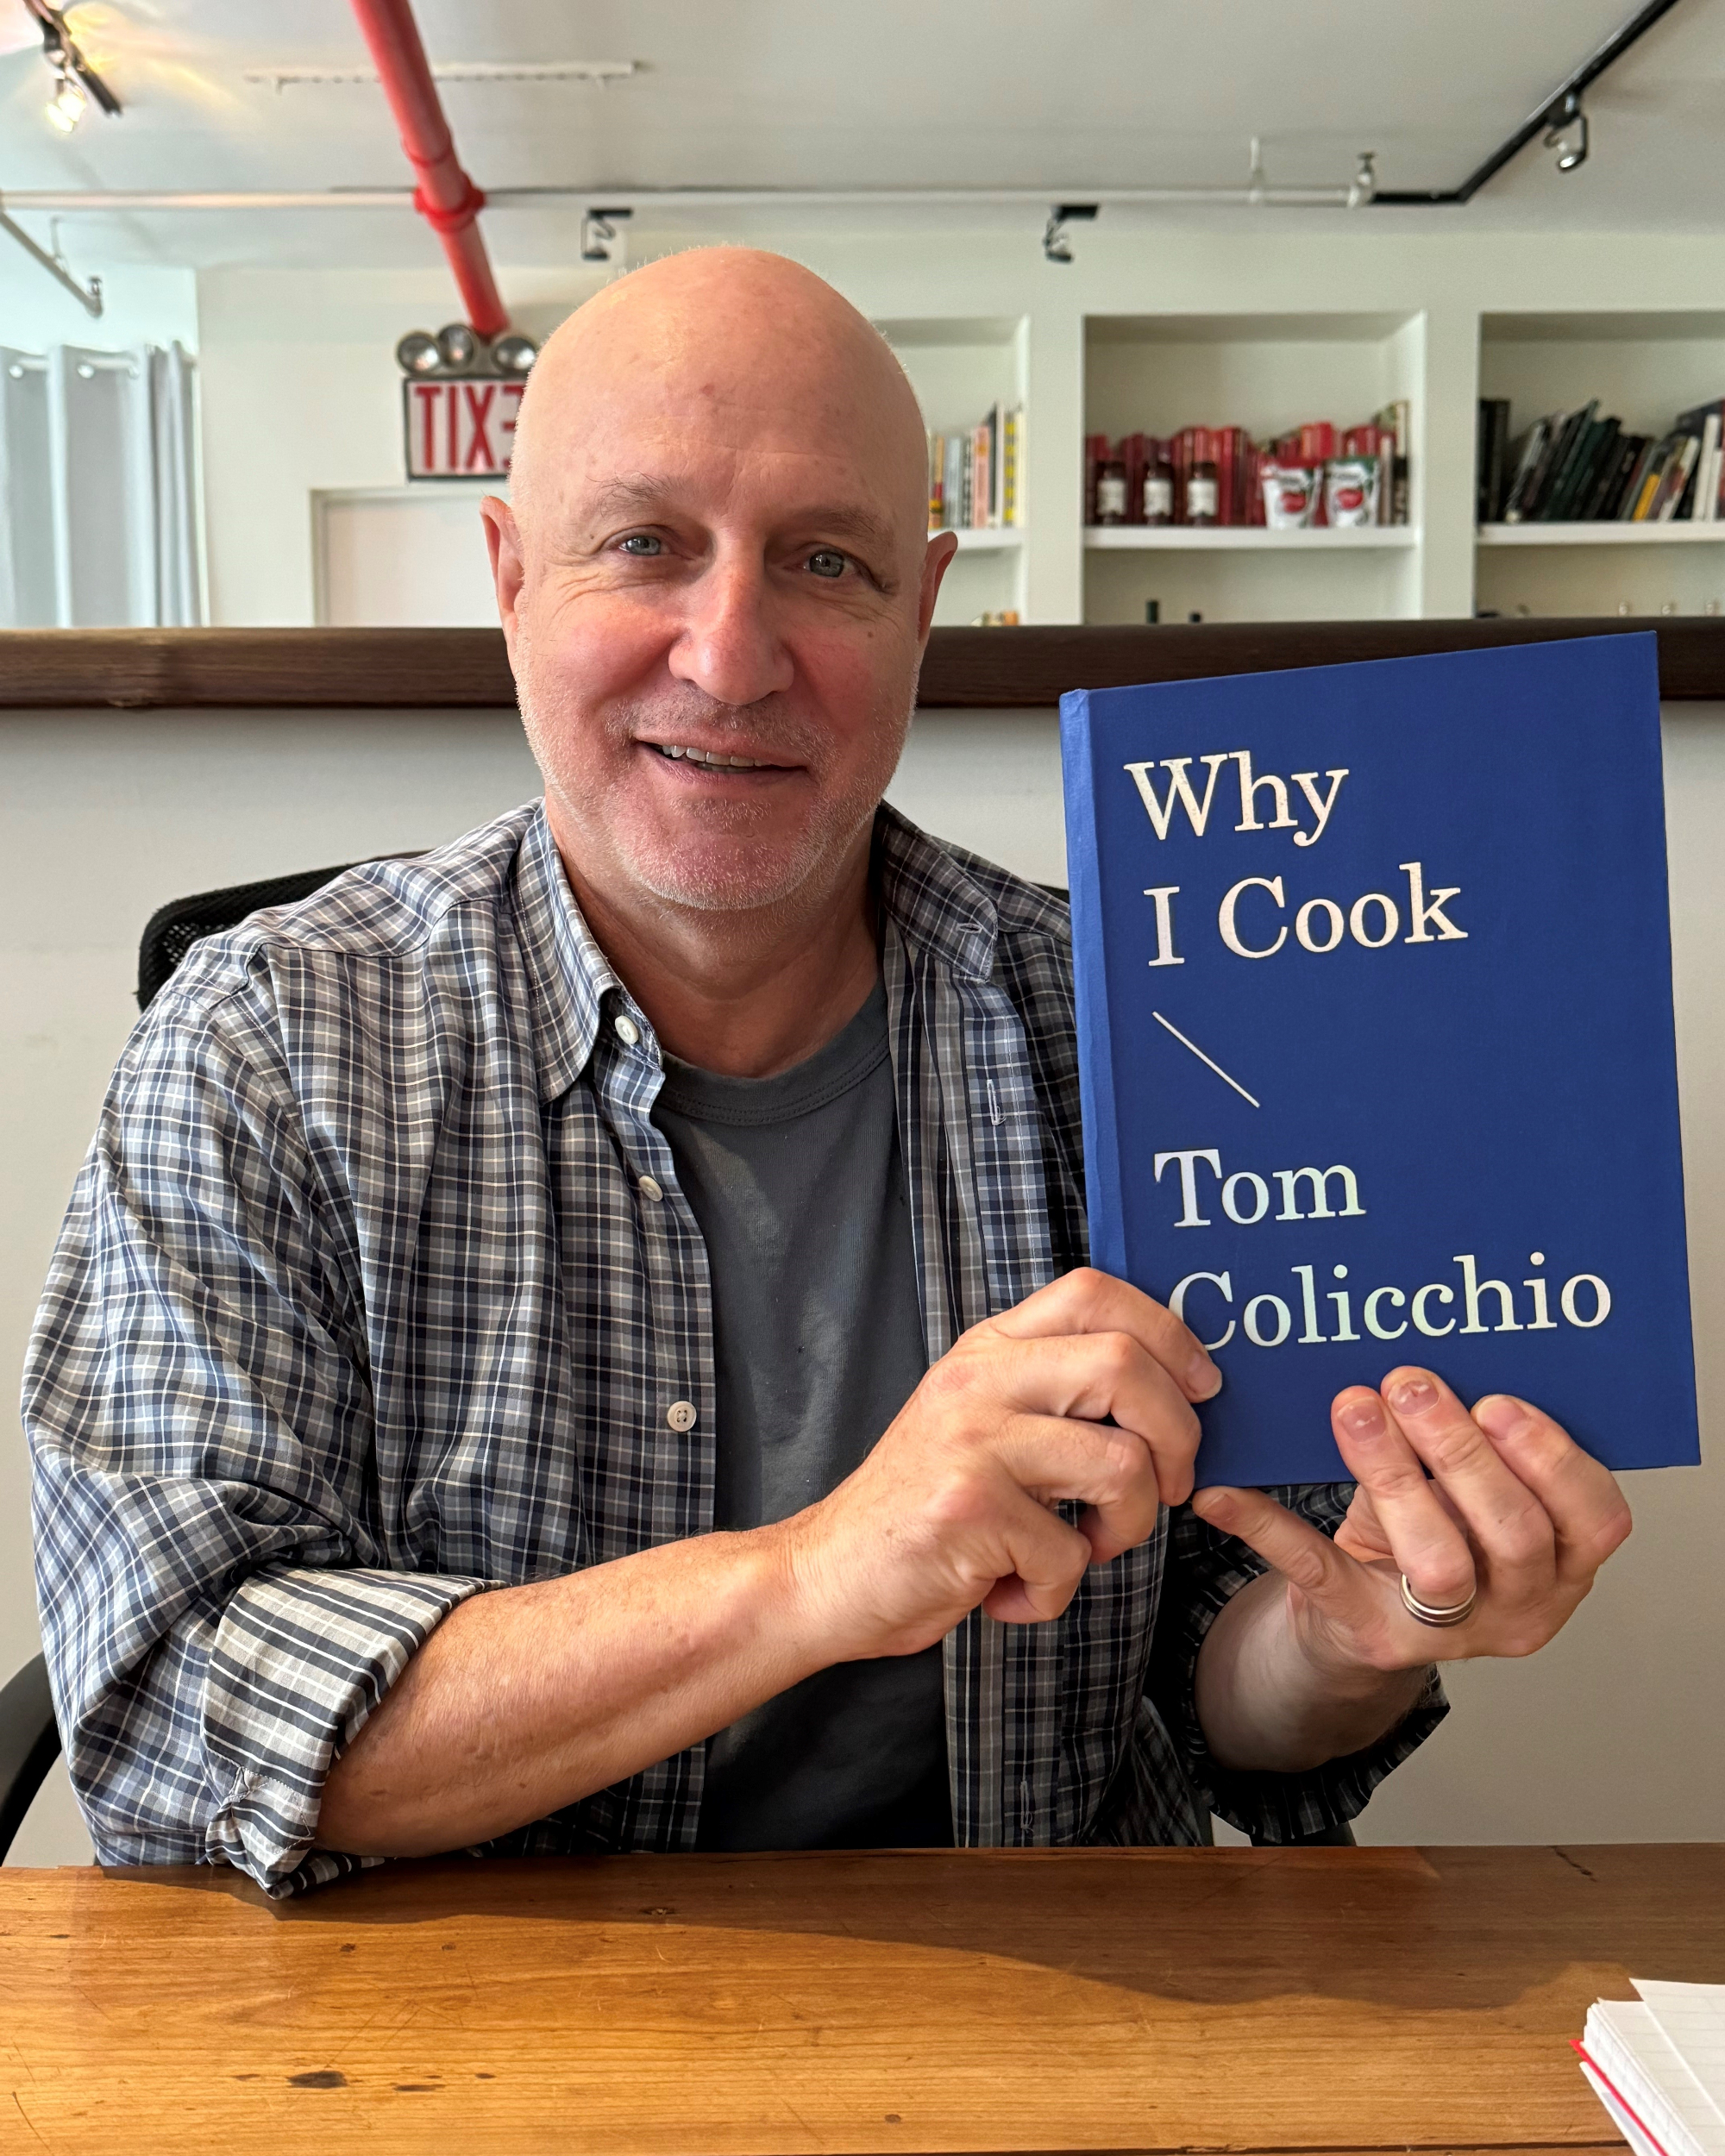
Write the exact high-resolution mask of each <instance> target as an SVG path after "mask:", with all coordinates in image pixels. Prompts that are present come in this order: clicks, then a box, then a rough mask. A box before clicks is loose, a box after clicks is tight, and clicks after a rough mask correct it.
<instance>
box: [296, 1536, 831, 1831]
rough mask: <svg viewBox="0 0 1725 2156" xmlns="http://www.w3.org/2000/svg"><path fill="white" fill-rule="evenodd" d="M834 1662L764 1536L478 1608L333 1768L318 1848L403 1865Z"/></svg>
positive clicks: (629, 1765) (786, 1567)
mask: <svg viewBox="0 0 1725 2156" xmlns="http://www.w3.org/2000/svg"><path fill="white" fill-rule="evenodd" d="M833 1658H834V1657H832V1656H831V1655H830V1654H828V1653H827V1652H826V1651H825V1648H824V1645H823V1643H822V1642H820V1641H819V1639H817V1638H816V1636H815V1634H814V1633H813V1630H812V1627H811V1626H809V1625H807V1624H806V1622H805V1621H803V1619H802V1616H801V1612H800V1606H799V1605H798V1602H797V1599H796V1595H795V1592H794V1581H793V1570H792V1567H791V1565H790V1564H789V1562H788V1561H787V1556H786V1553H785V1541H784V1538H783V1537H782V1535H781V1534H780V1533H779V1532H778V1531H777V1530H775V1529H772V1528H766V1529H762V1530H760V1531H759V1532H756V1533H751V1534H724V1535H706V1536H702V1537H701V1538H699V1539H698V1540H694V1541H689V1542H678V1543H670V1544H667V1545H664V1546H663V1547H662V1548H659V1549H655V1550H648V1551H643V1552H641V1553H640V1554H639V1555H638V1556H635V1557H623V1558H619V1559H618V1560H617V1561H616V1562H615V1563H613V1564H603V1565H596V1566H594V1567H593V1568H592V1569H591V1570H587V1571H583V1572H577V1573H573V1574H571V1575H569V1576H567V1577H565V1578H562V1579H558V1580H547V1581H543V1582H541V1583H536V1584H535V1585H533V1586H530V1587H517V1588H505V1589H497V1590H495V1591H493V1592H492V1593H490V1594H486V1595H476V1596H475V1597H474V1599H473V1600H472V1601H467V1602H464V1603H463V1604H462V1605H461V1608H458V1609H455V1610H454V1611H452V1612H451V1614H449V1616H448V1617H447V1618H446V1619H445V1620H443V1622H442V1625H440V1626H438V1628H437V1630H436V1632H434V1633H432V1634H431V1636H430V1639H428V1640H427V1641H426V1643H425V1645H423V1647H422V1648H421V1649H420V1650H419V1651H418V1653H417V1654H416V1655H415V1656H414V1657H413V1658H412V1660H411V1662H410V1663H409V1664H408V1665H407V1668H406V1670H405V1671H404V1672H403V1674H402V1676H401V1677H400V1679H399V1680H398V1683H396V1684H395V1686H394V1687H393V1689H392V1690H391V1692H390V1693H389V1695H388V1696H387V1697H386V1699H385V1700H384V1702H383V1703H382V1704H381V1706H380V1707H379V1708H378V1709H377V1711H376V1713H375V1714H373V1715H372V1716H371V1718H370V1720H367V1722H366V1724H365V1726H364V1727H362V1728H361V1731H360V1733H359V1734H358V1735H357V1736H356V1737H355V1738H354V1741H353V1743H352V1744H351V1745H349V1746H348V1750H347V1752H345V1753H344V1754H343V1756H342V1758H341V1759H340V1760H339V1761H338V1762H337V1763H336V1765H335V1766H334V1767H333V1768H332V1769H331V1771H330V1773H329V1779H328V1781H327V1782H326V1783H325V1785H324V1791H323V1808H322V1811H321V1813H320V1814H319V1819H318V1831H317V1840H318V1843H319V1846H322V1847H323V1848H327V1849H340V1850H344V1851H347V1852H350V1853H352V1854H354V1855H358V1856H381V1857H415V1856H426V1855H430V1854H432V1853H435V1852H438V1851H441V1850H445V1849H455V1848H461V1847H464V1846H467V1845H468V1844H470V1843H473V1842H478V1841H485V1840H488V1839H490V1838H491V1837H492V1836H493V1835H497V1834H501V1833H508V1832H510V1831H511V1829H512V1828H514V1827H521V1826H524V1825H525V1824H527V1823H528V1822H529V1821H532V1820H536V1819H543V1817H545V1816H546V1814H549V1813H551V1812H555V1811H557V1810H559V1809H560V1808H562V1807H563V1806H565V1805H568V1804H573V1803H574V1802H578V1801H579V1800H580V1798H581V1797H583V1796H591V1795H592V1793H593V1791H594V1790H595V1789H606V1788H608V1787H610V1786H611V1784H612V1783H616V1782H620V1781H623V1780H624V1779H626V1777H628V1776H630V1775H631V1774H634V1773H637V1772H638V1771H640V1770H641V1769H642V1768H643V1767H646V1766H650V1765H651V1764H653V1763H654V1762H655V1760H659V1759H664V1758H669V1757H671V1755H672V1754H674V1753H675V1752H681V1751H682V1750H683V1749H684V1748H685V1747H686V1746H687V1745H691V1744H694V1743H696V1742H698V1741H699V1739H701V1738H703V1737H707V1736H711V1735H712V1733H713V1732H714V1731H715V1730H718V1729H723V1728H724V1727H726V1726H727V1725H728V1724H729V1723H731V1722H733V1721H735V1720H737V1717H738V1716H739V1715H741V1714H746V1713H747V1712H748V1711H749V1710H750V1708H754V1707H757V1706H759V1705H760V1704H761V1702H762V1701H763V1700H767V1699H771V1698H773V1697H774V1696H775V1695H777V1694H778V1693H780V1692H782V1691H784V1690H786V1689H788V1688H789V1687H790V1686H791V1685H793V1684H795V1683H798V1682H799V1681H800V1679H801V1678H803V1677H806V1676H808V1675H810V1674H811V1673H812V1671H813V1670H817V1669H819V1668H822V1667H824V1666H825V1663H826V1662H827V1661H828V1660H830V1659H833Z"/></svg>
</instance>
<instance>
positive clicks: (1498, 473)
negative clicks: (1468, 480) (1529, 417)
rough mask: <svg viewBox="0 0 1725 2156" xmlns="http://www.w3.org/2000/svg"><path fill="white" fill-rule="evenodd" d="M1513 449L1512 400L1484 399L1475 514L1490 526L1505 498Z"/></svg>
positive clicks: (1481, 402) (1477, 451)
mask: <svg viewBox="0 0 1725 2156" xmlns="http://www.w3.org/2000/svg"><path fill="white" fill-rule="evenodd" d="M1508 449H1509V398H1507V397H1482V398H1480V400H1479V436H1478V441H1477V446H1476V448H1475V454H1474V474H1475V488H1476V498H1475V513H1476V516H1477V520H1478V521H1479V523H1482V524H1489V523H1491V522H1492V521H1493V518H1494V517H1495V515H1496V505H1497V504H1498V503H1499V502H1500V501H1502V498H1503V459H1504V455H1505V454H1506V452H1507V451H1508Z"/></svg>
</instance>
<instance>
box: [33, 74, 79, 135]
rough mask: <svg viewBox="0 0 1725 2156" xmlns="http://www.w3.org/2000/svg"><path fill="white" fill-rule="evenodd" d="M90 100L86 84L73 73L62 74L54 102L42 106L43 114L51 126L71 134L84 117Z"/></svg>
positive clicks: (54, 95)
mask: <svg viewBox="0 0 1725 2156" xmlns="http://www.w3.org/2000/svg"><path fill="white" fill-rule="evenodd" d="M88 102H89V100H88V99H87V98H86V97H85V94H84V85H82V84H81V83H79V82H78V81H77V80H76V79H75V78H73V77H72V76H71V75H62V76H61V77H60V88H59V89H58V90H56V91H55V92H54V94H53V102H52V103H49V104H47V105H45V106H44V107H43V108H42V110H43V115H44V117H45V118H46V119H47V122H48V125H49V126H50V127H52V128H58V129H59V130H60V133H61V134H62V135H70V134H71V133H72V129H73V128H75V127H76V126H77V125H78V122H79V121H80V120H81V119H82V118H83V117H84V111H85V105H86V104H87V103H88Z"/></svg>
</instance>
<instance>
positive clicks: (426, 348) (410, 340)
mask: <svg viewBox="0 0 1725 2156" xmlns="http://www.w3.org/2000/svg"><path fill="white" fill-rule="evenodd" d="M395 357H396V362H397V364H398V366H399V367H400V368H401V371H402V373H404V374H435V373H436V372H437V370H438V368H439V367H442V364H443V354H442V353H441V352H440V351H439V350H438V349H437V340H436V337H430V336H427V335H426V334H425V332H424V331H423V329H410V330H409V331H408V333H407V335H405V337H404V338H403V339H402V340H401V342H400V343H399V344H398V345H397V346H396V348H395Z"/></svg>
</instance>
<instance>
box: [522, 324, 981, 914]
mask: <svg viewBox="0 0 1725 2156" xmlns="http://www.w3.org/2000/svg"><path fill="white" fill-rule="evenodd" d="M680 342H685V341H680V340H678V339H676V338H674V337H673V338H667V337H666V336H665V335H664V332H663V326H662V324H661V325H658V327H657V329H656V332H655V334H653V335H648V336H639V335H637V336H636V337H635V338H633V339H631V337H630V335H628V334H627V332H626V330H625V332H624V334H622V335H618V336H615V337H613V338H612V340H611V341H610V343H611V347H612V348H610V349H608V350H605V351H604V352H603V353H602V354H601V356H600V358H599V359H598V360H595V359H594V358H593V356H592V355H588V356H587V357H586V359H585V360H583V362H582V364H581V365H580V368H579V370H577V369H574V368H571V369H570V373H571V374H572V375H573V376H574V381H573V382H572V385H571V394H572V395H578V396H579V397H580V403H581V406H582V407H583V408H581V409H578V410H575V411H572V412H568V413H565V412H564V411H562V410H561V402H562V401H565V400H561V399H560V400H559V401H558V402H554V401H553V400H552V399H551V398H549V397H546V398H544V400H543V411H542V413H541V416H540V417H541V425H540V427H539V429H538V431H537V433H536V437H535V439H534V442H533V445H532V448H533V455H534V458H535V463H534V467H533V472H532V479H531V486H530V498H524V499H523V500H522V501H521V502H520V503H519V505H518V506H519V512H520V524H521V527H522V529H521V530H520V532H519V534H518V536H517V532H516V531H515V530H514V528H513V524H512V523H511V520H510V519H509V517H508V512H507V511H499V507H498V506H493V507H492V509H491V511H489V521H490V524H491V537H492V555H493V561H494V563H495V566H496V571H497V581H498V592H499V606H500V609H501V611H502V615H503V619H504V625H505V631H506V632H507V634H508V637H509V642H510V650H511V661H512V663H513V666H514V668H515V674H516V680H517V684H518V686H519V688H520V692H521V703H522V710H523V713H524V718H525V720H526V725H527V731H528V737H529V740H530V743H531V746H532V748H533V750H534V754H535V755H536V757H537V759H538V761H539V764H540V767H541V768H542V770H543V773H544V774H545V780H546V786H547V790H548V793H549V797H550V812H551V816H552V822H553V828H554V830H555V833H556V836H557V837H558V840H559V843H560V845H561V848H562V849H563V851H564V854H565V856H566V858H568V859H569V861H570V862H571V865H572V868H574V870H575V871H576V872H577V879H578V881H579V882H581V883H584V884H587V885H589V886H591V887H595V888H597V889H599V890H602V891H609V892H610V893H612V894H613V895H614V897H615V898H617V899H624V897H625V894H626V893H629V892H630V891H633V892H634V893H637V894H641V893H652V894H654V895H655V897H656V898H658V899H661V900H664V901H668V902H670V903H672V904H674V905H676V906H686V907H694V908H699V909H701V910H709V911H718V910H727V911H728V910H733V909H743V908H749V907H754V906H779V905H782V904H784V903H786V902H787V901H791V902H794V900H795V899H796V896H797V894H798V893H802V894H803V896H804V899H805V901H807V900H808V899H812V898H815V897H817V896H818V895H819V893H822V892H824V891H825V889H826V888H827V887H828V884H829V882H830V880H831V877H832V876H833V875H835V874H837V873H838V871H839V868H840V865H841V863H842V862H844V860H845V859H846V857H847V856H849V855H850V850H851V848H852V846H853V844H854V843H855V841H856V837H857V835H858V833H859V832H860V831H861V830H862V829H864V828H865V827H866V825H867V824H868V823H869V819H870V818H871V817H872V815H873V812H874V808H875V803H876V802H877V801H878V800H879V799H880V796H881V793H882V791H883V790H884V788H885V787H886V785H887V782H888V780H889V779H890V778H891V776H892V774H893V771H894V767H895V766H896V764H897V762H898V759H899V755H900V749H902V746H903V743H904V736H905V730H906V725H907V724H908V722H909V717H910V711H911V705H912V702H913V696H914V692H915V682H916V672H917V667H918V664H919V659H920V656H921V651H922V647H923V644H924V642H925V639H926V636H927V631H928V624H929V618H930V617H931V613H932V611H933V604H934V596H935V592H936V590H937V589H938V584H939V580H940V574H941V572H942V570H943V569H944V565H945V560H946V555H947V548H944V547H941V548H936V549H934V550H932V554H931V549H930V548H929V545H928V542H927V540H926V538H925V517H924V515H923V514H922V513H921V512H922V506H923V505H922V502H921V499H920V495H921V486H920V475H919V473H913V475H912V486H907V485H906V458H905V455H904V454H903V450H904V443H903V440H902V435H903V426H902V420H903V413H902V411H898V410H896V409H895V408H894V407H892V406H891V405H890V404H889V405H888V408H887V410H886V411H884V412H881V411H878V410H875V409H871V405H870V397H869V384H868V382H867V380H866V379H865V380H864V382H863V383H862V385H860V387H859V385H856V384H855V383H853V382H850V381H848V380H847V379H846V375H845V366H844V353H843V351H842V349H841V350H839V351H837V352H836V353H835V354H832V357H831V367H827V368H823V367H821V366H820V365H819V357H820V355H819V351H817V354H816V355H815V362H814V363H813V364H811V363H810V361H809V360H807V359H806V357H804V356H801V355H800V354H798V353H797V352H796V350H795V349H794V343H795V340H794V338H792V339H790V340H786V339H782V338H781V339H777V340H769V339H766V338H763V337H762V335H760V333H758V332H747V333H745V334H744V335H743V337H742V338H741V339H739V340H733V342H732V344H731V348H730V349H729V351H728V352H727V349H726V347H725V341H724V338H723V337H722V336H720V337H717V338H715V339H714V340H713V341H712V347H711V348H706V349H704V348H703V344H704V342H705V341H702V342H701V343H694V344H691V345H687V348H682V349H680V348H679V344H680ZM787 342H788V343H789V344H790V345H791V346H792V347H793V348H792V349H790V350H789V351H787V349H786V345H787ZM739 344H740V347H741V349H740V350H739V349H738V346H739ZM865 374H866V370H865ZM536 386H539V387H541V388H542V389H549V388H550V386H551V385H549V384H541V385H536ZM873 402H874V405H875V407H878V406H880V404H881V397H880V396H879V394H878V393H876V394H875V397H874V399H873ZM859 406H860V409H859ZM895 419H896V420H897V421H898V422H899V425H898V427H897V437H898V438H897V439H896V440H895V441H894V440H892V439H889V440H888V441H885V442H883V441H881V439H879V436H881V432H882V430H883V429H884V430H885V432H886V433H887V435H888V436H889V437H891V436H893V435H894V425H893V422H894V420H895ZM913 489H914V491H913ZM949 544H950V542H949Z"/></svg>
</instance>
